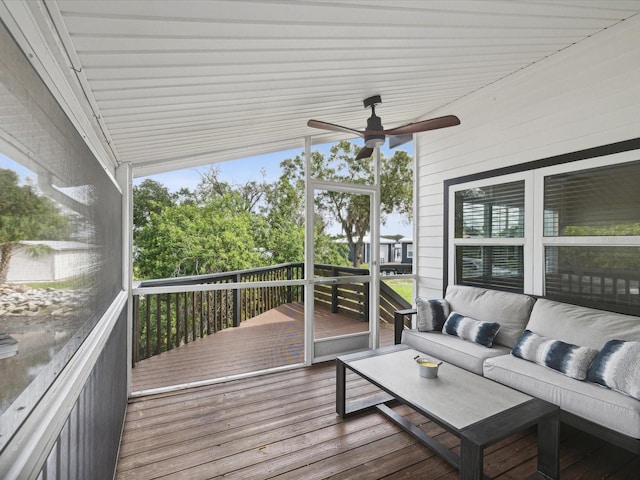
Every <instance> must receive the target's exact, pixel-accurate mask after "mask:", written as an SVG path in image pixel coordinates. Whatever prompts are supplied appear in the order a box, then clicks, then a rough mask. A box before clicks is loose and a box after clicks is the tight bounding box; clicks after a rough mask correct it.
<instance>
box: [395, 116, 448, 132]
mask: <svg viewBox="0 0 640 480" xmlns="http://www.w3.org/2000/svg"><path fill="white" fill-rule="evenodd" d="M455 125H460V119H459V118H458V117H456V116H455V115H446V116H444V117H437V118H431V119H429V120H422V121H421V122H414V123H409V124H407V125H403V126H402V127H396V128H391V129H389V130H385V131H384V133H385V134H387V135H393V136H397V135H407V134H410V133H418V132H426V131H428V130H437V129H438V128H445V127H453V126H455Z"/></svg>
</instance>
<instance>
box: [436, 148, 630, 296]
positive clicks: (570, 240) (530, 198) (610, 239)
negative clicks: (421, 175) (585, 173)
mask: <svg viewBox="0 0 640 480" xmlns="http://www.w3.org/2000/svg"><path fill="white" fill-rule="evenodd" d="M638 160H640V157H639V152H638V150H629V151H626V152H621V153H616V154H611V155H606V156H602V157H594V158H588V159H585V160H579V161H575V162H568V163H563V164H560V165H554V166H550V167H543V168H538V169H534V170H529V171H524V172H518V173H513V174H507V175H499V176H495V177H490V178H483V179H480V180H476V181H471V182H465V183H459V184H455V185H450V186H449V192H448V195H449V196H448V200H449V209H448V210H449V212H448V213H449V232H448V247H449V255H448V258H447V265H448V271H449V275H448V283H449V284H454V283H455V257H456V255H455V251H456V250H455V249H456V246H459V245H474V246H491V245H518V246H520V245H521V246H523V247H524V259H523V260H524V293H530V294H533V295H541V296H542V295H544V293H545V286H544V278H545V256H544V252H545V248H546V247H547V246H563V245H567V246H638V245H640V236H589V237H586V236H581V237H545V236H544V218H543V214H542V212H544V180H545V177H548V176H552V175H557V174H561V173H572V172H579V171H582V170H589V169H592V168H600V167H608V166H615V165H622V164H624V163H629V162H634V161H638ZM521 180H524V182H525V217H524V222H525V224H524V227H525V228H524V237H521V238H458V239H456V238H454V233H455V194H456V192H459V191H460V190H465V189H468V188H474V187H476V188H478V187H485V186H489V185H498V184H502V183H509V182H515V181H521Z"/></svg>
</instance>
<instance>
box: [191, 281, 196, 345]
mask: <svg viewBox="0 0 640 480" xmlns="http://www.w3.org/2000/svg"><path fill="white" fill-rule="evenodd" d="M191 333H192V340H195V339H196V338H197V336H196V292H191Z"/></svg>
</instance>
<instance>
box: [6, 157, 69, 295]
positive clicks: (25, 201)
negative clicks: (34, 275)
mask: <svg viewBox="0 0 640 480" xmlns="http://www.w3.org/2000/svg"><path fill="white" fill-rule="evenodd" d="M18 181H19V178H18V175H17V174H16V172H14V171H13V170H8V169H1V168H0V283H2V282H5V281H6V280H7V274H8V272H9V264H10V262H11V257H12V256H13V254H14V253H15V251H16V248H17V247H18V246H19V244H20V242H21V241H23V240H63V239H66V238H69V235H70V234H71V226H70V224H69V221H68V220H67V218H66V217H65V216H63V215H62V214H60V212H59V211H58V208H57V207H56V205H55V204H54V203H53V202H52V201H51V200H50V199H49V198H47V197H44V196H39V195H37V194H36V192H35V191H34V190H33V188H32V187H31V186H30V185H22V186H21V185H19V184H18Z"/></svg>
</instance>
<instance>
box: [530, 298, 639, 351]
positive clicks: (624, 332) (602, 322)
mask: <svg viewBox="0 0 640 480" xmlns="http://www.w3.org/2000/svg"><path fill="white" fill-rule="evenodd" d="M527 329H529V330H531V331H532V332H535V333H537V334H538V335H543V336H545V337H549V338H555V339H556V340H562V341H563V342H567V343H573V344H575V345H582V346H585V347H590V348H595V349H596V350H601V349H602V347H603V346H604V344H605V343H606V342H607V341H608V340H630V341H636V342H638V341H640V317H635V316H632V315H623V314H621V313H613V312H605V311H603V310H596V309H593V308H587V307H579V306H576V305H570V304H568V303H562V302H556V301H554V300H547V299H545V298H540V299H538V300H537V301H536V303H535V305H534V306H533V310H532V311H531V318H530V320H529V323H528V324H527Z"/></svg>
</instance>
